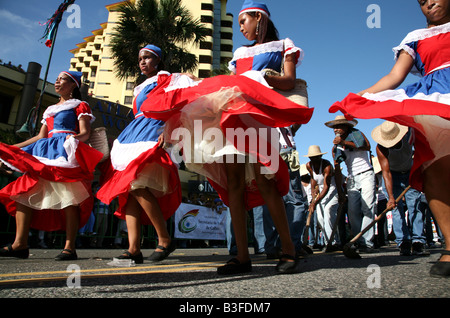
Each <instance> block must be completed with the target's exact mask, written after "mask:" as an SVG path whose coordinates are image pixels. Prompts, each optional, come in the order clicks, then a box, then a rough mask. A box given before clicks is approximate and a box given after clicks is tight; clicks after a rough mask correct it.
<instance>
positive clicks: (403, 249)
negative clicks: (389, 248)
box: [400, 242, 412, 256]
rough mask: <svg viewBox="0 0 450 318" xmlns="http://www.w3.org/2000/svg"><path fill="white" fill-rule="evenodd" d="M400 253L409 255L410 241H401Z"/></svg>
mask: <svg viewBox="0 0 450 318" xmlns="http://www.w3.org/2000/svg"><path fill="white" fill-rule="evenodd" d="M400 255H402V256H411V255H412V253H411V243H410V242H402V243H401V244H400Z"/></svg>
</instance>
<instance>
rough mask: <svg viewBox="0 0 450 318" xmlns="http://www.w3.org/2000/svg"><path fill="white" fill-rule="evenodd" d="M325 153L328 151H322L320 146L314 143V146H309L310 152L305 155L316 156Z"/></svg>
mask: <svg viewBox="0 0 450 318" xmlns="http://www.w3.org/2000/svg"><path fill="white" fill-rule="evenodd" d="M324 154H326V152H322V150H320V147H319V146H316V145H312V146H309V148H308V154H307V155H306V156H303V157H315V156H321V155H324Z"/></svg>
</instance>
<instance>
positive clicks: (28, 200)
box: [0, 99, 103, 231]
mask: <svg viewBox="0 0 450 318" xmlns="http://www.w3.org/2000/svg"><path fill="white" fill-rule="evenodd" d="M83 116H89V117H90V120H91V122H92V121H94V119H95V118H94V116H93V115H92V113H91V109H90V107H89V105H88V104H87V103H85V102H82V101H80V100H78V99H71V100H68V101H66V102H64V103H63V104H60V105H53V106H50V107H48V108H47V109H46V110H45V112H44V115H43V120H42V124H43V125H47V128H48V137H47V138H42V139H39V140H38V141H36V142H35V143H33V144H30V145H28V146H26V147H23V148H22V149H20V148H17V147H15V146H10V145H6V144H2V143H0V158H1V160H2V162H4V163H5V164H6V165H7V166H9V167H10V168H11V169H13V170H15V171H19V172H21V173H23V175H22V176H21V177H19V178H18V179H17V180H16V181H13V182H12V183H10V184H9V185H7V186H6V187H4V188H3V189H2V190H1V191H0V201H1V202H2V203H3V204H4V205H5V206H6V208H7V211H8V213H9V214H11V215H13V216H14V215H15V213H16V202H19V203H21V204H23V205H25V206H27V207H30V208H32V209H33V211H34V213H33V219H32V223H31V227H32V228H34V229H39V230H44V231H57V230H65V226H66V222H65V213H64V212H63V211H62V209H64V208H66V207H69V206H73V205H75V206H80V227H82V226H84V225H85V224H86V222H87V221H88V219H89V216H90V214H91V212H92V207H93V203H94V197H93V194H92V189H91V181H92V180H93V178H94V170H95V167H96V165H97V164H98V163H99V162H100V160H101V159H102V157H103V154H102V153H101V152H99V151H97V150H95V149H94V148H92V147H90V146H88V145H87V144H85V143H83V142H81V141H79V140H77V139H75V138H69V139H66V138H67V136H70V135H75V134H78V133H79V119H80V118H81V117H83Z"/></svg>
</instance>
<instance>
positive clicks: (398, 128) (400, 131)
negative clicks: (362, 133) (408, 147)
mask: <svg viewBox="0 0 450 318" xmlns="http://www.w3.org/2000/svg"><path fill="white" fill-rule="evenodd" d="M407 132H408V127H406V126H402V125H399V124H397V123H393V122H391V121H385V122H384V123H382V124H381V125H380V126H377V127H375V129H374V130H372V138H373V140H375V141H376V142H377V143H379V144H380V145H382V146H383V147H386V148H391V147H392V146H395V145H396V144H397V143H398V142H399V141H400V140H402V138H403V137H404V136H405V135H406V133H407Z"/></svg>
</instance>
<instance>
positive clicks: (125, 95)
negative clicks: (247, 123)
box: [70, 0, 233, 107]
mask: <svg viewBox="0 0 450 318" xmlns="http://www.w3.org/2000/svg"><path fill="white" fill-rule="evenodd" d="M130 1H131V2H134V1H135V0H130ZM124 2H125V1H121V2H118V3H114V4H111V5H107V6H106V9H107V10H108V11H109V16H108V21H107V22H105V23H102V24H100V26H101V28H99V29H97V30H94V31H92V35H91V36H88V37H86V38H84V42H82V43H79V44H77V48H75V49H73V50H71V51H70V52H71V53H73V54H74V57H73V58H72V59H71V61H70V66H71V70H74V71H75V70H76V71H79V72H83V74H84V77H85V78H86V79H87V80H89V82H90V87H89V95H91V96H93V97H96V98H99V99H103V100H107V101H111V102H114V103H119V104H122V105H126V106H129V107H131V105H132V101H133V87H134V82H135V79H134V78H132V79H126V80H120V79H118V78H117V77H116V75H115V72H114V60H113V58H112V52H111V44H110V43H111V36H112V34H113V32H114V28H115V26H116V23H117V22H118V21H119V13H118V12H117V9H118V8H119V6H120V5H122V4H123V3H124ZM182 2H183V5H184V6H185V7H186V8H187V9H188V10H189V11H190V13H191V15H192V17H193V18H194V19H199V20H200V21H201V22H202V23H203V24H204V26H205V27H207V28H208V29H209V30H210V34H209V35H208V36H207V37H206V39H205V40H204V41H203V42H201V43H200V45H197V46H196V45H194V44H192V45H191V46H190V47H187V48H186V49H187V50H188V51H189V52H191V53H192V54H195V56H196V57H197V60H198V62H199V64H198V68H197V70H196V72H194V75H196V76H197V77H199V78H206V77H209V76H211V75H212V73H213V70H219V69H220V67H221V64H224V63H227V62H228V61H229V60H231V58H232V57H233V52H232V51H233V39H232V38H233V29H232V27H233V16H232V15H231V14H229V13H227V12H226V5H227V0H183V1H182Z"/></svg>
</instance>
